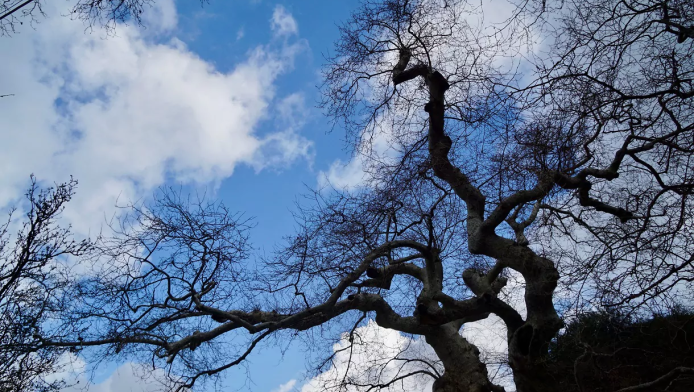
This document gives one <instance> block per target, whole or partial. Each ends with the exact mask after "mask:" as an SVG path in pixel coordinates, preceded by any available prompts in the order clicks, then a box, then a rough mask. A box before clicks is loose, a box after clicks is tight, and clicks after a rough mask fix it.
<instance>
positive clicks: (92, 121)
mask: <svg viewBox="0 0 694 392" xmlns="http://www.w3.org/2000/svg"><path fill="white" fill-rule="evenodd" d="M157 4H158V5H157V7H156V8H153V9H151V10H149V11H148V12H150V13H148V14H147V16H146V19H145V23H148V25H149V26H148V29H144V30H143V29H139V28H137V27H136V26H118V27H117V29H116V32H115V36H113V37H108V38H105V37H104V36H103V35H104V34H103V32H99V31H96V32H95V33H93V34H85V32H84V27H83V26H82V25H81V24H80V23H79V22H77V21H73V20H70V19H69V18H64V17H60V16H59V15H61V14H64V13H65V12H61V10H57V9H55V8H48V9H47V11H48V13H49V18H48V19H46V20H45V21H42V23H40V24H39V25H38V26H37V29H36V31H25V32H23V33H22V34H20V35H17V36H15V37H13V38H11V39H3V40H1V41H0V51H2V53H7V54H11V55H8V56H7V58H6V59H3V61H2V62H0V72H1V73H2V74H3V75H11V77H8V78H4V79H3V80H2V82H0V92H1V93H2V94H8V93H14V94H15V96H13V97H7V98H3V99H2V101H0V105H1V106H0V108H1V110H2V113H3V115H2V116H0V137H2V140H3V142H2V143H1V144H0V207H3V206H7V205H9V204H13V203H16V200H17V198H18V196H19V195H21V193H22V191H23V189H24V187H25V186H26V185H27V183H28V176H29V174H30V173H35V174H36V175H37V177H38V178H39V179H40V180H47V181H51V182H52V181H64V180H66V179H67V178H68V175H74V176H75V178H77V179H78V180H79V181H80V189H79V190H78V193H77V195H76V197H75V199H74V200H73V202H72V203H71V205H70V206H69V208H68V210H67V211H66V213H65V216H66V218H67V219H68V220H70V222H71V223H73V224H74V225H75V229H76V231H78V232H82V233H85V232H87V231H88V230H89V228H90V227H91V228H94V227H95V226H98V225H100V224H101V223H103V221H104V214H107V215H108V214H110V213H112V212H113V211H114V208H113V206H114V204H115V200H116V198H117V197H118V196H119V195H120V197H121V200H135V199H138V198H140V197H142V196H147V195H149V193H150V192H151V191H152V190H153V189H155V188H156V187H158V186H160V185H162V184H163V183H165V181H167V180H173V181H177V182H187V183H198V184H204V183H210V182H212V183H217V182H219V181H221V180H222V179H224V178H226V177H228V176H230V175H232V173H233V172H234V169H235V167H236V166H237V165H239V164H248V165H251V166H253V167H254V168H256V169H257V170H260V169H263V168H267V167H272V166H273V165H275V166H277V167H281V166H286V165H287V164H290V163H291V162H293V161H295V160H297V159H301V158H306V159H310V151H311V142H310V141H308V140H306V139H305V138H303V137H301V136H300V135H299V134H298V133H297V130H298V127H288V126H285V127H283V128H282V129H280V130H278V131H277V132H274V133H267V132H266V133H264V136H262V137H261V136H259V135H258V133H257V129H258V127H259V124H260V123H261V122H262V121H263V120H265V119H267V118H268V117H269V116H268V113H269V108H270V107H271V105H274V104H275V102H276V101H277V100H278V99H277V97H276V95H277V94H276V91H275V85H274V83H275V81H276V79H277V77H278V76H279V75H281V74H282V73H285V72H287V71H288V70H290V69H291V67H292V62H293V59H294V57H295V56H296V54H297V53H298V52H300V51H301V50H303V49H304V48H305V46H304V44H302V43H297V44H291V43H287V42H285V43H283V44H282V45H274V44H273V45H269V46H259V47H257V48H255V49H254V50H252V51H251V52H249V53H248V54H247V56H246V59H245V60H244V61H242V62H241V63H239V64H237V65H236V66H235V67H234V68H233V69H231V70H230V71H229V72H226V73H222V72H219V71H218V70H216V69H215V67H214V66H213V65H212V64H210V63H208V62H207V61H205V60H203V59H201V58H200V57H198V56H197V55H196V54H195V53H193V52H191V51H190V50H189V49H187V48H186V46H185V44H184V43H183V42H181V41H180V40H178V39H176V38H175V37H172V38H170V40H169V41H168V42H166V43H161V42H157V41H155V39H154V37H155V36H156V37H159V39H158V41H162V39H161V38H162V36H161V34H164V33H165V32H167V31H169V32H170V31H174V30H175V25H176V12H175V7H174V5H173V2H172V1H170V0H165V1H161V2H157ZM51 5H53V4H52V3H51ZM51 5H47V6H51ZM278 23H279V24H278ZM278 26H279V27H278ZM292 26H293V27H292ZM272 28H273V29H274V31H278V30H277V29H278V28H281V31H283V32H286V31H289V30H287V29H290V30H291V29H293V31H296V22H295V21H293V18H292V17H291V15H289V14H288V13H287V12H286V11H284V10H283V9H282V10H281V11H278V10H277V9H276V10H275V14H274V17H273V23H272ZM153 33H156V34H154V35H153ZM293 99H294V98H293ZM280 101H281V100H280ZM295 107H297V106H295ZM300 109H301V108H300ZM268 157H271V159H269V158H268Z"/></svg>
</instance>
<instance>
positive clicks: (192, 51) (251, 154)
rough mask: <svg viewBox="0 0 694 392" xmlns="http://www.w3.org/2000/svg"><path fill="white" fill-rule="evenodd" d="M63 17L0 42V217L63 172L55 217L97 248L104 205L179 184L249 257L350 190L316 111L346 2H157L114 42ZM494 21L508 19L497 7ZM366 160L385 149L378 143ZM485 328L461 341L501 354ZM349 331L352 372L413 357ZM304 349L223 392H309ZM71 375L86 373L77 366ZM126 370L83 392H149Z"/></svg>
mask: <svg viewBox="0 0 694 392" xmlns="http://www.w3.org/2000/svg"><path fill="white" fill-rule="evenodd" d="M70 4H71V2H70V1H67V2H65V1H63V2H60V1H58V2H46V6H45V8H44V9H45V11H46V14H47V17H46V18H45V19H40V23H39V24H38V25H36V26H34V28H33V29H32V28H30V26H27V25H24V26H22V27H21V28H20V32H19V33H18V34H16V35H15V36H13V37H10V38H7V37H3V38H0V53H3V58H2V61H0V75H4V76H5V77H4V78H3V79H1V80H0V95H2V94H14V95H13V96H11V97H6V98H2V100H1V101H0V140H2V143H0V209H7V208H9V207H11V206H13V205H19V206H20V207H21V200H22V196H23V192H24V190H25V188H26V186H27V185H28V183H29V175H30V174H31V173H34V174H35V175H36V176H37V178H38V179H39V180H40V181H42V182H43V183H44V184H52V183H53V182H62V181H66V180H67V179H68V178H69V176H70V175H73V176H74V177H75V178H77V179H78V180H79V182H80V183H79V188H78V192H77V195H76V196H75V198H74V199H73V200H72V201H71V203H70V205H69V206H68V208H67V209H66V210H65V212H64V214H63V217H64V219H65V221H66V223H69V224H71V225H72V228H73V231H74V232H75V233H76V234H77V235H80V236H88V235H92V236H93V235H94V234H95V233H97V232H99V231H100V230H101V229H102V228H103V226H104V224H105V222H106V221H107V220H108V219H109V218H110V217H112V216H115V215H117V214H118V213H119V211H120V210H119V209H118V208H116V207H115V206H116V204H121V205H122V204H125V203H127V202H129V201H140V200H146V199H147V198H148V197H150V196H151V195H152V194H153V193H154V192H155V191H156V190H157V188H159V187H162V186H169V185H172V186H183V187H184V189H185V190H190V191H205V192H206V193H207V195H210V196H211V197H214V198H218V199H221V200H222V201H224V203H225V204H226V205H227V206H229V207H230V208H231V209H234V210H237V211H243V212H244V213H245V215H246V216H247V217H253V218H254V222H255V223H256V226H255V228H254V229H253V231H252V237H251V238H252V241H253V244H254V246H255V248H256V250H257V254H256V255H255V256H257V255H262V254H269V253H271V252H272V250H273V248H274V247H275V246H277V245H281V243H282V239H283V237H284V236H286V235H289V234H292V232H293V230H294V220H293V217H292V211H293V209H294V208H295V202H296V201H297V200H299V199H300V198H301V195H302V194H305V193H306V192H308V191H309V189H311V188H316V187H317V186H319V185H320V184H321V183H324V181H325V179H326V178H327V179H328V180H329V181H330V183H331V184H333V185H335V186H337V187H346V188H349V187H352V186H355V185H358V184H359V182H360V181H361V179H362V172H361V160H360V159H358V158H357V159H352V157H351V155H350V151H348V150H347V149H346V146H345V145H344V143H343V142H342V140H343V137H344V135H343V133H342V131H341V130H340V129H339V128H336V129H333V130H332V132H330V130H331V129H332V125H331V123H330V121H329V119H328V118H326V117H325V116H324V115H323V113H322V112H321V110H320V109H318V108H317V107H316V104H317V103H318V101H319V99H320V94H319V91H318V89H317V88H316V86H317V85H319V84H320V83H321V74H320V71H321V66H322V64H323V62H324V55H325V54H327V53H329V51H330V49H331V47H332V44H333V42H334V41H335V40H336V39H337V37H338V28H337V25H338V24H340V23H341V22H343V21H345V20H347V18H349V16H350V11H351V10H352V9H353V8H354V7H356V6H357V2H356V1H318V0H301V1H293V2H289V1H286V2H282V1H268V0H234V1H230V0H210V2H209V4H205V5H204V6H203V7H201V5H200V2H199V1H198V0H156V1H155V6H154V7H153V8H151V9H147V10H146V12H145V14H144V15H143V22H144V24H145V27H141V26H137V25H133V24H129V25H119V26H117V28H116V29H115V33H113V34H107V32H105V31H104V30H100V29H94V30H93V31H91V32H89V31H85V26H84V25H83V24H82V23H81V22H80V21H73V20H70V19H69V18H67V17H62V16H61V15H65V14H67V10H68V9H69V6H70ZM61 7H62V8H61ZM494 7H496V8H494ZM499 7H501V8H499ZM492 8H493V10H492V11H493V12H491V13H490V14H491V15H496V16H497V17H502V16H503V15H505V14H504V12H500V11H504V9H503V5H502V6H500V5H499V4H497V3H494V5H493V7H492ZM505 11H508V9H505ZM500 15H501V16H500ZM8 76H9V77H8ZM374 148H376V149H378V150H379V152H380V153H383V152H386V151H387V150H388V141H387V139H384V138H377V139H375V141H374ZM381 150H383V151H381ZM255 256H254V257H255ZM495 323H498V320H494V319H493V318H490V319H487V320H484V321H483V322H481V323H479V325H477V326H476V327H473V326H471V327H470V328H468V326H466V328H465V330H464V331H463V335H465V336H466V337H467V338H468V339H472V340H473V341H474V342H475V343H476V344H478V346H479V347H481V348H483V349H485V348H486V349H488V350H489V351H490V352H492V351H493V352H502V353H503V352H504V351H505V339H504V334H503V333H502V332H499V331H500V329H499V326H498V325H497V324H495ZM361 328H363V330H360V334H361V335H362V336H363V337H365V338H367V337H368V338H369V339H371V340H370V343H369V344H367V345H366V347H369V348H370V349H371V350H372V351H371V352H366V351H364V352H359V353H357V352H355V354H354V358H353V359H354V360H355V362H356V366H358V365H359V363H360V359H361V358H368V359H369V360H373V354H374V352H373V347H374V345H377V344H379V343H384V342H386V343H388V344H387V346H386V347H385V348H383V347H381V348H382V349H383V350H381V352H382V353H383V352H385V354H386V355H385V357H384V358H386V357H388V355H391V356H392V355H394V354H395V353H397V352H398V350H400V349H401V348H404V347H410V346H412V347H419V346H422V344H421V343H422V341H421V340H415V341H414V344H412V343H413V341H412V340H410V339H408V338H406V337H403V336H401V335H399V334H398V333H397V332H393V331H388V330H382V329H379V328H378V327H377V326H376V325H375V323H367V324H365V325H364V326H363V327H361ZM475 328H478V330H475ZM466 331H468V332H466ZM495 334H497V335H498V336H497V335H495ZM473 338H474V339H473ZM342 343H343V344H344V342H342ZM483 346H484V347H483ZM497 346H498V347H497ZM305 349H306V347H305V346H302V344H301V343H292V344H289V343H285V344H284V345H279V346H277V345H274V346H273V345H268V346H265V347H263V348H262V349H261V350H257V351H256V352H255V353H254V354H253V355H252V356H251V357H250V360H249V361H248V362H247V367H244V368H240V369H238V370H232V371H228V372H227V373H226V375H227V377H226V378H225V379H224V383H223V384H222V385H220V388H221V389H222V390H251V391H261V392H289V391H290V390H301V391H302V392H313V391H319V390H321V389H320V387H318V383H319V381H320V380H319V379H313V380H309V379H306V378H305V376H304V373H305V371H306V370H307V365H308V362H307V361H306V356H305V354H304V351H305ZM322 349H324V350H325V352H326V353H329V350H331V349H332V348H331V347H324V348H322ZM389 350H391V351H389ZM393 350H394V351H393ZM338 359H339V358H338ZM343 359H344V358H343ZM386 359H387V358H386ZM361 362H363V361H361ZM344 363H346V361H342V362H340V361H339V360H338V361H337V365H336V367H333V368H332V369H330V370H329V371H328V372H327V373H326V374H327V375H328V376H329V375H330V374H334V372H335V371H337V372H338V373H339V372H340V371H341V370H342V369H344V366H343V367H342V368H340V366H342V365H344ZM75 366H76V368H77V369H80V368H81V367H83V366H85V364H84V363H83V362H82V361H81V360H80V359H79V358H77V360H76V361H75ZM86 368H87V369H90V367H89V366H88V365H86ZM131 369H132V364H130V363H104V364H102V366H101V367H99V368H98V369H96V371H94V372H93V373H92V374H93V375H94V377H93V379H92V381H93V382H94V383H95V384H93V385H92V387H91V388H90V389H89V390H90V391H96V392H114V391H131V392H151V391H153V390H157V388H156V385H151V384H145V383H142V382H141V381H140V379H139V378H138V377H137V376H136V375H133V372H132V371H131ZM91 370H93V369H91ZM391 370H393V369H391ZM247 371H248V372H247ZM393 371H397V370H393ZM331 372H333V373H331ZM393 374H395V373H393ZM86 383H87V380H82V382H81V383H80V386H79V387H78V388H76V389H75V388H72V389H69V390H66V391H64V392H77V391H79V390H83V389H81V387H82V386H83V385H85V384H86ZM403 388H404V390H416V389H420V388H421V386H420V387H417V388H415V387H414V386H413V385H409V384H408V385H407V386H405V387H403ZM424 389H426V388H424Z"/></svg>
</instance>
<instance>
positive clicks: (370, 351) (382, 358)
mask: <svg viewBox="0 0 694 392" xmlns="http://www.w3.org/2000/svg"><path fill="white" fill-rule="evenodd" d="M354 342H355V344H354V346H353V349H352V350H349V345H350V342H349V335H348V334H346V333H345V334H343V336H342V339H341V340H340V342H339V343H337V344H335V345H334V346H333V352H334V357H333V360H332V366H331V367H330V368H329V369H328V370H326V371H325V372H323V373H321V374H319V375H318V376H316V377H314V378H313V379H311V380H309V381H308V382H307V383H305V384H304V385H303V386H302V387H301V392H314V391H325V390H330V386H335V385H336V384H338V383H339V382H340V381H342V380H343V378H346V379H347V380H351V381H352V382H353V383H358V384H368V383H374V384H379V383H386V382H389V381H391V380H392V379H394V378H395V377H398V376H402V375H405V374H408V373H410V372H412V371H414V370H419V369H423V368H426V365H424V364H423V363H422V362H407V361H405V359H415V358H416V359H421V360H424V361H427V362H429V363H431V364H432V366H434V367H436V368H437V371H439V372H442V367H441V365H440V363H439V362H438V360H437V357H436V354H435V353H434V351H433V349H432V348H431V346H429V345H428V344H427V343H426V342H425V341H424V340H423V338H417V339H410V338H408V337H406V336H404V335H402V334H400V333H399V332H397V331H394V330H392V329H385V328H381V327H379V326H378V325H377V324H376V323H375V322H374V321H369V323H368V324H367V325H365V326H363V327H359V328H357V329H356V330H355V331H354ZM396 357H397V359H394V358H396ZM350 360H351V364H350ZM348 364H349V366H348ZM347 370H349V371H348V373H347V376H346V377H345V372H346V371H347ZM433 382H434V380H433V379H432V378H431V377H429V376H413V377H407V378H405V379H404V380H402V381H398V382H396V383H393V384H392V385H391V386H390V387H388V388H384V389H381V390H382V391H427V390H431V385H432V384H433ZM366 389H367V388H360V389H359V388H356V387H354V386H350V387H348V388H346V389H340V390H345V391H347V392H356V391H361V390H366Z"/></svg>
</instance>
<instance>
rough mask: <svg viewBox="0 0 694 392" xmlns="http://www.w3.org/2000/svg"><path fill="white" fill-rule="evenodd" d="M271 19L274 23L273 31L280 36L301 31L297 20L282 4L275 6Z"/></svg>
mask: <svg viewBox="0 0 694 392" xmlns="http://www.w3.org/2000/svg"><path fill="white" fill-rule="evenodd" d="M270 21H271V24H272V31H273V32H274V33H275V35H276V36H278V37H286V36H290V35H294V34H297V33H298V32H299V26H298V25H297V23H296V20H295V19H294V17H293V16H292V14H290V13H289V12H287V10H286V9H285V8H284V7H282V6H281V5H278V6H276V7H275V11H274V12H273V13H272V19H271V20H270Z"/></svg>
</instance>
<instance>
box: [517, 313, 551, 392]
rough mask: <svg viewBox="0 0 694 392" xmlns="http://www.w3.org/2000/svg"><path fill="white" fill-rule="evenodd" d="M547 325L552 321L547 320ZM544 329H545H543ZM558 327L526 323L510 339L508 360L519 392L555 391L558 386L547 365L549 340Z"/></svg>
mask: <svg viewBox="0 0 694 392" xmlns="http://www.w3.org/2000/svg"><path fill="white" fill-rule="evenodd" d="M544 324H545V325H544V326H547V324H550V323H544ZM543 329H544V331H543ZM554 334H555V328H540V327H539V326H535V327H533V325H532V324H531V323H526V324H525V325H523V326H522V327H520V328H518V329H517V330H516V331H515V332H514V333H513V335H512V336H511V337H510V339H509V347H508V360H509V365H510V366H511V369H512V370H513V381H514V383H515V384H516V391H517V392H554V391H559V390H560V389H559V386H558V384H557V382H556V380H555V379H554V377H553V376H552V372H550V369H549V367H548V365H549V363H548V358H547V343H548V342H549V340H550V339H551V336H553V335H554Z"/></svg>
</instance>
